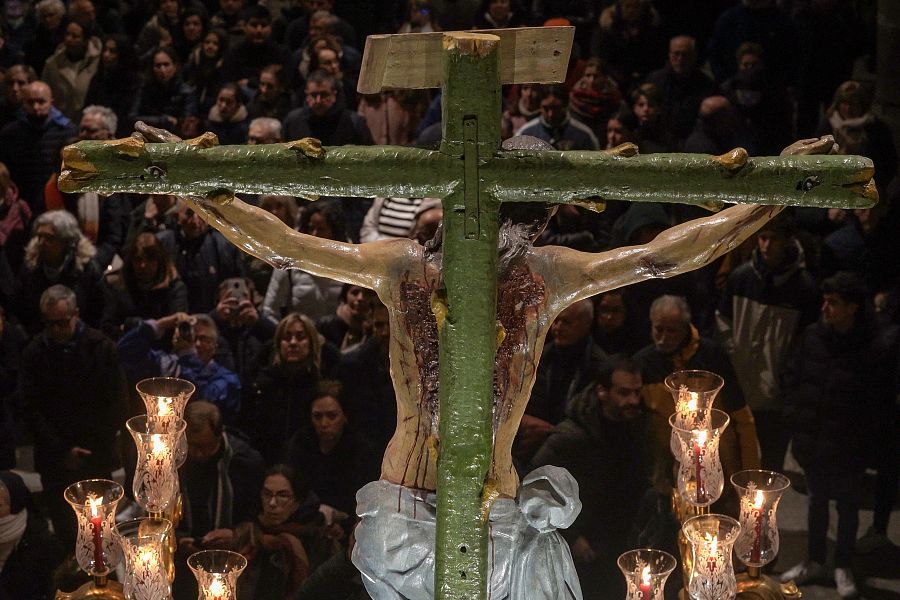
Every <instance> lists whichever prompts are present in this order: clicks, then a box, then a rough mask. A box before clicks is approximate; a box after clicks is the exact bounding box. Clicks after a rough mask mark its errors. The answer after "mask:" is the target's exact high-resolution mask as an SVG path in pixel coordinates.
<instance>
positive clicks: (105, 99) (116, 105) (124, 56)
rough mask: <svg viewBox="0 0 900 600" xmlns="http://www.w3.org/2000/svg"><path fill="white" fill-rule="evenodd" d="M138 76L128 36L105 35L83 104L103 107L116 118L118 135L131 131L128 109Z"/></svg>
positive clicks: (136, 64)
mask: <svg viewBox="0 0 900 600" xmlns="http://www.w3.org/2000/svg"><path fill="white" fill-rule="evenodd" d="M140 86H141V79H140V75H139V69H138V58H137V53H135V51H134V44H132V43H131V40H129V39H128V36H127V35H125V34H121V33H114V34H111V35H108V36H106V37H105V38H104V40H103V49H102V50H101V52H100V66H99V67H98V68H97V72H96V73H95V74H94V77H93V79H91V84H90V85H89V86H88V91H87V97H86V98H85V101H84V105H85V106H95V105H96V106H106V107H109V108H111V109H112V110H113V112H114V113H116V117H118V128H117V131H116V132H115V133H116V135H117V136H118V137H125V136H127V135H129V134H130V133H131V123H130V122H129V121H128V111H129V110H131V107H132V106H133V105H134V101H135V99H136V98H137V95H138V90H139V89H140Z"/></svg>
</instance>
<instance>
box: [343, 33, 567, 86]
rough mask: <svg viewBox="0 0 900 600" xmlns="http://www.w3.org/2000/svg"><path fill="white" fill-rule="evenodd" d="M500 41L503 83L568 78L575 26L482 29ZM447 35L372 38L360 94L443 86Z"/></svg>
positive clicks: (364, 66) (363, 66) (362, 70)
mask: <svg viewBox="0 0 900 600" xmlns="http://www.w3.org/2000/svg"><path fill="white" fill-rule="evenodd" d="M478 33H482V34H491V35H496V36H498V37H499V38H500V80H501V82H502V83H504V84H506V83H559V82H561V81H564V80H565V78H566V69H567V68H568V65H569V55H570V53H571V51H572V40H573V39H574V37H575V28H574V27H521V28H515V29H492V30H490V31H479V32H478ZM443 36H444V33H443V32H435V33H405V34H390V35H370V36H369V37H368V38H366V48H365V52H364V54H363V64H362V69H361V71H360V75H359V83H358V85H357V91H358V92H359V93H361V94H377V93H378V92H380V91H381V90H385V89H424V88H436V87H440V86H441V53H442V52H443V44H442V39H443Z"/></svg>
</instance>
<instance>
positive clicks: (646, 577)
mask: <svg viewBox="0 0 900 600" xmlns="http://www.w3.org/2000/svg"><path fill="white" fill-rule="evenodd" d="M641 583H642V584H644V585H650V565H647V566H646V567H644V570H643V571H642V572H641Z"/></svg>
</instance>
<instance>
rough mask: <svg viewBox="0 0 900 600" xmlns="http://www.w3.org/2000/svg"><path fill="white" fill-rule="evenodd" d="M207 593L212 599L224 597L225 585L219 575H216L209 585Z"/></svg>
mask: <svg viewBox="0 0 900 600" xmlns="http://www.w3.org/2000/svg"><path fill="white" fill-rule="evenodd" d="M209 593H210V594H211V595H212V596H214V597H216V596H224V595H225V584H224V583H223V582H222V579H221V577H220V576H219V575H216V576H215V577H214V578H213V580H212V583H210V584H209Z"/></svg>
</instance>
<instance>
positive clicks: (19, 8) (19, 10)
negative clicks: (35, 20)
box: [3, 0, 27, 29]
mask: <svg viewBox="0 0 900 600" xmlns="http://www.w3.org/2000/svg"><path fill="white" fill-rule="evenodd" d="M26 12H27V10H26V4H25V3H24V2H20V1H19V0H6V2H4V3H3V20H4V21H6V24H7V25H8V26H9V27H10V28H12V29H18V28H19V27H21V25H22V23H23V22H24V21H25V13H26Z"/></svg>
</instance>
